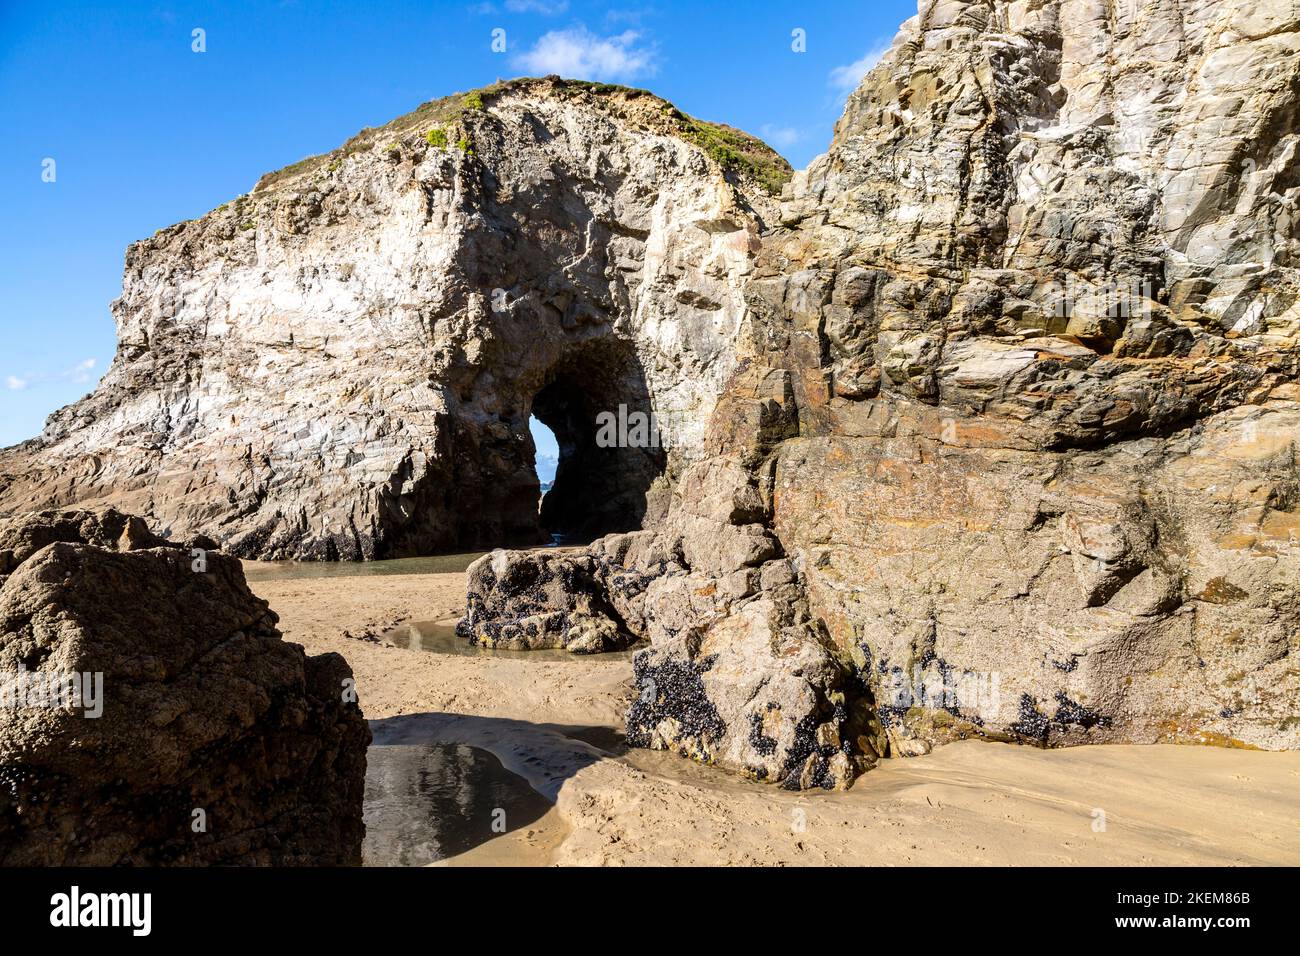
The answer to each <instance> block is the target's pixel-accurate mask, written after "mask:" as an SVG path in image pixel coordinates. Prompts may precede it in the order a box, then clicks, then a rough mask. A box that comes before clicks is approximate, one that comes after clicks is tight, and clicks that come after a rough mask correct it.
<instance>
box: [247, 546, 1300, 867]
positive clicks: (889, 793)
mask: <svg viewBox="0 0 1300 956" xmlns="http://www.w3.org/2000/svg"><path fill="white" fill-rule="evenodd" d="M264 567H265V566H258V565H255V564H251V563H250V565H249V569H250V584H251V586H252V588H253V590H254V591H255V592H256V593H257V594H258V595H259V596H261V597H263V598H265V599H267V600H268V601H270V603H271V606H272V607H273V608H274V609H275V610H276V611H277V612H278V613H279V615H280V619H281V621H280V627H281V629H282V631H283V633H284V635H285V638H286V639H288V640H291V641H294V642H297V643H300V644H302V645H303V646H305V647H306V649H307V651H308V652H309V653H312V654H318V653H321V652H324V651H337V652H339V653H341V654H343V655H344V656H345V657H346V658H347V660H348V662H349V663H350V664H351V665H352V668H353V671H354V673H355V675H356V678H357V685H358V691H359V694H360V698H361V703H362V706H363V708H364V710H365V713H366V716H367V717H368V718H369V719H370V720H371V724H372V729H373V730H374V733H375V743H374V744H373V745H372V755H373V754H374V753H375V748H380V747H412V746H419V745H427V744H433V743H437V744H463V745H466V746H469V747H473V748H478V749H479V750H481V751H487V752H489V753H491V754H492V755H493V756H494V757H495V758H496V759H497V760H498V761H500V764H501V765H502V766H503V767H504V768H505V769H506V770H508V771H510V772H512V773H515V774H518V775H519V776H520V777H522V778H524V779H525V780H527V781H528V783H529V784H530V785H531V786H532V788H533V789H534V790H536V791H537V792H538V793H540V794H541V795H542V796H543V797H545V798H546V800H547V801H549V802H550V803H551V804H553V806H552V807H551V809H549V810H547V811H546V812H545V813H544V814H543V815H541V816H540V817H538V818H536V819H532V820H529V821H528V822H527V823H526V824H524V825H518V826H516V825H511V826H509V828H508V830H507V832H504V833H501V834H492V835H491V837H490V838H486V839H482V840H481V841H480V842H478V843H477V845H475V846H472V847H470V848H469V849H467V850H464V851H462V852H459V853H457V854H455V855H454V856H450V857H448V858H445V859H443V860H440V861H439V862H440V863H442V864H444V865H546V864H560V865H595V864H601V865H620V864H629V865H653V864H731V865H747V864H761V865H775V866H789V865H827V864H830V865H871V866H896V865H918V864H922V865H924V864H960V865H1006V864H1013V865H1015V864H1020V865H1035V864H1036V865H1081V864H1097V865H1100V864H1112V865H1114V864H1118V865H1157V864H1164V865H1190V864H1210V865H1225V864H1227V865H1251V864H1254V865H1259V864H1264V865H1278V864H1296V863H1300V827H1298V826H1297V821H1298V820H1300V753H1267V752H1262V751H1248V750H1229V749H1223V748H1214V747H1198V746H1173V745H1164V746H1147V747H1137V746H1092V747H1077V748H1072V749H1063V750H1039V749H1035V748H1032V747H1020V746H1012V745H1005V744H993V743H986V742H982V741H966V742H962V743H958V744H954V745H950V746H947V747H941V748H939V749H937V750H936V751H935V752H933V753H931V754H929V755H927V756H924V757H916V758H910V759H899V760H889V761H886V762H884V763H883V764H882V765H881V766H880V767H878V768H877V769H875V770H873V771H871V772H870V773H868V774H866V775H864V776H863V777H861V778H860V779H859V780H858V781H857V782H856V784H855V785H854V786H853V787H852V788H851V789H850V790H849V791H847V792H840V793H828V792H811V793H791V792H786V791H782V790H779V789H777V788H775V787H772V786H768V785H764V784H760V783H754V782H750V781H747V780H744V779H741V778H739V777H737V776H735V775H733V774H730V773H727V772H724V771H722V770H718V769H716V768H711V767H705V766H700V765H697V764H693V763H691V762H689V761H687V760H684V759H682V758H680V757H677V756H675V755H672V754H667V753H659V752H650V751H644V750H630V751H629V750H627V749H626V748H625V747H624V746H623V745H622V742H621V741H622V714H623V712H624V709H625V706H626V702H627V699H628V697H629V695H630V688H631V676H632V668H631V663H630V660H629V659H628V658H627V656H626V655H619V656H618V657H602V656H599V655H597V656H592V657H581V658H575V659H572V660H570V659H558V660H557V659H555V657H554V656H543V655H541V654H539V655H538V656H537V657H533V658H530V657H528V656H527V655H526V654H523V655H521V654H515V655H514V656H511V657H490V656H458V655H454V654H445V653H432V652H429V651H423V650H409V649H406V648H402V647H397V646H392V645H390V644H389V643H386V642H384V641H382V640H380V639H379V638H380V636H381V635H383V634H385V633H386V632H388V631H390V630H391V629H392V628H394V627H396V626H397V625H400V624H402V623H403V622H411V621H430V622H442V623H444V624H449V623H451V622H453V621H454V620H455V618H456V617H457V615H458V614H459V613H460V610H461V607H462V605H463V601H464V587H465V577H464V574H463V573H462V572H460V571H447V572H443V573H415V574H382V575H376V574H358V575H355V576H346V575H331V576H328V577H308V578H283V577H281V578H273V577H266V576H263V571H262V569H263V568H264Z"/></svg>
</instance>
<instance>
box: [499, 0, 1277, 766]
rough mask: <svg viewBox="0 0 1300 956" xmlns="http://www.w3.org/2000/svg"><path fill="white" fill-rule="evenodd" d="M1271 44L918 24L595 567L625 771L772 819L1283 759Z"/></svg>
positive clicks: (790, 228)
mask: <svg viewBox="0 0 1300 956" xmlns="http://www.w3.org/2000/svg"><path fill="white" fill-rule="evenodd" d="M1298 27H1300V24H1298V23H1297V20H1296V11H1295V9H1294V7H1293V6H1292V5H1291V4H1289V3H1283V2H1277V0H1274V2H1269V3H1264V4H1258V5H1253V6H1245V5H1237V4H1230V3H1211V2H1205V3H1199V4H1185V3H1184V4H1176V5H1175V4H1165V3H1158V2H1152V3H1135V4H1110V3H1105V2H1062V3H1050V2H1049V3H1029V2H1015V3H1000V2H999V3H987V2H973V3H966V2H957V0H947V2H935V3H928V2H925V3H922V4H921V8H920V11H919V14H918V16H917V17H916V18H914V19H912V20H910V21H909V22H908V23H906V24H905V25H904V26H903V29H902V31H901V33H900V34H899V36H898V38H897V39H896V40H895V42H894V44H893V46H892V48H891V49H890V51H889V52H888V53H887V54H886V55H885V56H884V58H883V59H882V61H881V63H880V64H879V65H878V66H877V67H876V68H875V69H874V70H873V71H872V72H871V74H870V75H869V76H868V77H867V78H866V80H865V81H864V83H863V84H862V86H861V87H860V88H859V89H858V90H857V91H856V92H855V93H854V94H853V96H852V97H851V98H850V100H849V103H848V105H847V108H846V110H845V114H844V117H843V119H842V120H841V122H840V123H839V125H838V128H837V130H836V136H835V140H834V143H833V144H832V146H831V149H830V150H829V152H828V153H827V154H826V155H825V156H822V157H820V158H819V159H818V160H816V161H815V162H814V163H813V164H812V165H811V167H810V168H809V169H808V170H806V171H804V172H800V173H798V174H796V176H795V179H794V182H793V183H792V185H791V187H790V188H789V189H788V190H787V191H786V193H785V196H784V202H783V204H782V210H781V217H780V222H779V225H778V226H777V227H776V228H774V229H772V230H771V231H769V232H768V233H766V234H765V235H764V241H763V249H762V252H761V255H760V257H759V261H758V263H757V264H756V266H755V268H754V270H753V272H752V273H751V275H750V276H749V278H748V280H747V282H746V288H745V299H746V305H747V307H748V309H749V310H750V316H751V322H750V323H748V324H747V325H746V326H745V331H747V332H749V333H752V334H751V335H750V337H748V338H746V337H743V336H742V338H741V339H740V340H738V342H737V346H736V347H737V353H738V355H739V356H740V361H739V363H738V365H737V368H736V372H735V374H734V375H733V376H732V378H731V380H730V381H729V383H728V385H727V388H726V389H725V390H724V392H723V395H722V398H721V400H720V401H719V403H718V406H717V408H716V410H715V412H714V415H713V417H712V419H711V422H710V426H709V431H708V435H707V439H706V446H707V447H706V451H705V454H703V455H702V456H701V457H700V460H698V461H697V462H695V463H693V464H692V465H690V466H689V467H688V468H687V469H685V471H684V473H683V474H682V476H681V478H680V480H679V481H677V482H676V484H675V485H674V499H673V506H672V508H671V511H670V515H669V517H668V519H667V521H666V522H665V523H663V524H662V525H661V526H659V527H658V528H657V533H653V534H652V533H649V532H645V533H642V534H640V535H634V536H632V537H631V538H627V537H623V538H619V539H607V540H606V541H605V542H603V543H602V544H601V545H600V547H599V548H597V549H594V553H596V555H597V556H598V557H601V558H602V559H604V560H606V561H612V564H610V565H609V567H610V570H611V572H612V573H608V574H607V575H606V578H607V580H608V581H609V582H610V583H609V593H610V595H611V599H612V601H613V602H614V603H615V605H616V606H619V607H621V609H622V610H621V614H622V617H623V619H624V621H625V622H627V623H628V624H629V626H630V627H631V629H632V630H633V632H635V633H642V634H645V635H647V636H648V637H649V638H650V639H651V641H652V647H651V649H650V650H648V651H646V652H644V653H643V654H642V655H641V656H640V657H639V658H638V661H637V679H638V685H639V688H640V693H639V695H638V699H637V701H636V702H635V704H634V705H633V707H632V710H631V712H630V714H629V735H630V738H631V739H632V740H634V741H635V742H638V743H641V744H644V745H647V746H655V747H666V748H669V749H674V750H677V751H680V752H682V753H685V754H688V755H691V756H693V757H695V758H697V759H701V760H705V761H710V762H717V763H720V764H723V765H727V766H731V767H735V768H738V769H742V770H744V771H745V772H747V773H749V774H751V775H752V776H755V777H758V778H761V779H769V780H779V781H782V782H783V783H784V784H785V785H787V786H793V787H807V786H811V785H820V786H838V785H843V784H844V783H845V782H847V781H848V780H849V779H851V778H852V776H853V775H854V774H855V773H857V772H859V771H860V770H862V769H864V768H866V767H868V766H870V764H871V763H872V762H873V761H874V760H875V759H876V758H877V757H880V756H884V755H899V754H902V755H906V754H911V753H918V752H924V751H925V750H928V749H929V748H930V747H931V746H932V745H933V744H935V743H939V742H943V741H945V740H951V739H954V738H957V737H966V736H984V737H991V738H997V739H1011V740H1021V741H1025V742H1030V743H1036V744H1051V745H1055V744H1069V743H1077V742H1084V741H1106V740H1124V741H1139V742H1151V741H1176V742H1190V743H1218V744H1225V745H1229V746H1257V747H1266V748H1291V747H1295V746H1297V745H1298V744H1300V721H1298V720H1297V718H1296V715H1295V700H1296V699H1297V696H1298V695H1300V671H1298V665H1297V663H1296V658H1295V656H1294V655H1293V654H1292V650H1293V647H1294V645H1295V644H1296V641H1297V627H1298V626H1300V604H1298V603H1297V598H1298V597H1300V595H1298V594H1297V580H1298V577H1300V575H1298V572H1300V561H1298V559H1300V551H1298V550H1297V539H1296V535H1297V530H1300V514H1297V504H1298V501H1297V492H1298V491H1300V485H1298V484H1297V477H1298V476H1297V468H1296V441H1297V436H1298V435H1300V432H1298V431H1297V426H1300V387H1298V386H1297V383H1296V375H1297V349H1296V346H1297V340H1296V334H1297V330H1298V329H1300V326H1298V325H1297V320H1298V319H1300V311H1298V310H1297V308H1296V296H1297V289H1298V286H1297V280H1298V279H1300V273H1298V272H1297V265H1300V262H1297V252H1298V251H1300V246H1297V238H1300V226H1298V225H1297V219H1296V199H1297V197H1298V196H1300V178H1297V177H1298V175H1300V167H1298V166H1297V162H1296V147H1297V140H1298V139H1300V137H1298V135H1297V122H1296V109H1297V93H1298V92H1300V69H1298V61H1297V50H1298V47H1300V34H1298V33H1297V28H1298ZM632 572H636V573H641V574H645V575H648V576H649V578H650V584H649V585H648V586H644V585H638V587H637V588H635V589H634V591H635V593H629V592H628V591H627V589H626V587H625V586H623V583H624V582H626V581H627V580H628V576H629V573H632ZM486 603H487V604H489V605H491V604H496V605H498V606H501V607H503V608H505V607H507V606H508V605H507V604H506V602H504V601H501V600H495V599H493V598H491V597H489V599H488V600H487V601H486Z"/></svg>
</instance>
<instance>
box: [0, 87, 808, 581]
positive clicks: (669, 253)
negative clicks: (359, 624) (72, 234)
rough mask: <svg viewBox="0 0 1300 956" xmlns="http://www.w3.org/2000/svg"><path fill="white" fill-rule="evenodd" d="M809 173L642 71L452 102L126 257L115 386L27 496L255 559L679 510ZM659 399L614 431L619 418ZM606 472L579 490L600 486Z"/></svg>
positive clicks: (1, 492)
mask: <svg viewBox="0 0 1300 956" xmlns="http://www.w3.org/2000/svg"><path fill="white" fill-rule="evenodd" d="M788 175H789V168H788V165H786V164H784V161H783V160H780V159H779V157H777V156H776V155H775V154H774V153H772V152H771V151H770V150H768V149H767V148H766V147H764V146H762V145H761V144H759V143H757V141H755V140H752V139H750V138H749V137H746V136H744V135H743V134H740V133H738V132H736V131H734V130H729V129H727V128H725V127H717V126H713V125H711V124H707V123H702V122H699V121H696V120H693V119H691V118H689V117H686V116H684V115H683V114H681V113H679V112H677V111H676V110H675V109H673V107H672V106H670V105H669V104H667V103H665V102H664V101H663V100H660V99H658V98H657V97H654V96H650V95H649V94H643V93H641V92H639V91H635V90H624V89H621V88H614V87H602V86H596V85H593V84H584V83H565V82H562V81H558V80H539V81H516V82H512V83H508V84H501V85H499V86H497V87H494V88H491V89H488V90H483V91H480V92H478V93H473V94H470V95H468V96H456V97H451V98H449V99H447V100H441V101H435V102H432V103H428V104H425V106H423V107H421V108H420V109H419V110H416V111H415V112H414V113H412V114H410V115H408V116H404V117H402V118H400V119H398V120H395V121H394V122H393V123H390V124H389V125H388V126H385V127H383V128H381V129H376V130H367V131H365V132H364V133H362V134H360V135H359V136H357V137H356V138H355V139H353V140H352V141H351V142H349V143H348V144H346V145H345V146H344V147H342V148H341V149H339V150H336V151H335V152H334V153H331V154H329V155H327V156H320V157H315V158H313V159H310V160H305V161H303V162H302V163H299V164H297V165H296V166H292V167H289V168H287V169H284V170H281V171H279V172H278V173H274V174H271V175H268V176H266V177H263V179H262V180H261V181H260V182H259V183H258V185H257V187H256V188H255V189H254V190H253V191H252V192H251V193H250V194H249V195H248V196H242V197H240V198H239V199H237V200H235V201H234V202H233V203H230V204H228V205H226V206H223V207H221V208H220V209H217V210H214V211H213V212H211V213H209V214H208V215H206V216H204V217H203V218H201V219H198V220H195V221H193V222H185V223H180V224H179V225H176V226H173V227H171V228H169V229H164V230H162V231H160V232H159V233H158V234H157V235H155V236H154V237H153V238H151V239H146V240H143V241H141V242H137V243H135V244H134V245H132V246H131V247H130V249H129V250H128V251H127V261H126V275H125V278H124V280H123V291H122V297H121V298H120V299H118V300H117V301H116V302H115V303H114V304H113V315H114V318H115V319H116V321H117V327H118V353H117V356H116V358H115V359H114V361H113V364H112V367H111V368H110V369H109V371H108V373H107V374H106V375H105V377H104V380H103V382H102V383H101V384H100V386H99V388H98V389H97V390H96V392H95V393H94V394H93V395H91V396H90V397H88V398H87V399H85V400H83V401H82V402H79V403H78V404H76V405H73V406H70V407H68V408H66V409H64V410H62V411H61V412H59V413H57V414H55V415H54V416H52V417H51V419H50V421H49V423H48V424H47V426H46V429H45V432H44V434H43V435H42V436H41V437H40V438H39V439H37V440H35V441H33V442H30V443H27V444H26V445H24V446H19V447H18V448H16V449H13V450H11V451H10V452H8V453H6V454H4V455H3V456H0V513H6V512H7V513H20V512H22V511H25V510H35V509H39V508H47V507H54V506H59V507H67V506H70V505H73V504H80V505H82V506H86V505H94V504H98V503H101V502H111V503H113V504H115V505H117V506H118V507H121V508H123V509H125V510H130V511H132V512H135V513H138V514H141V515H144V516H145V517H147V518H148V519H149V520H151V521H152V522H153V524H154V526H155V527H157V528H159V529H160V530H161V531H162V532H163V533H164V534H167V535H169V536H173V537H183V536H185V535H188V534H194V533H203V534H207V535H209V536H211V537H212V538H214V539H216V540H218V541H220V542H221V543H222V545H223V547H224V548H225V549H226V550H228V551H230V552H232V553H235V554H238V555H240V556H245V557H254V556H255V557H263V558H274V557H280V558H322V559H336V558H341V559H362V558H367V559H368V558H376V557H394V556H402V555H410V554H418V553H428V552H430V551H434V550H439V549H442V550H448V549H452V550H454V549H457V548H461V549H470V548H477V547H480V546H484V545H491V546H496V545H500V544H503V543H508V542H511V541H514V542H519V543H535V542H538V541H541V540H543V536H542V532H541V529H540V527H539V523H538V509H537V500H538V482H537V478H536V475H535V474H534V472H533V468H532V464H533V444H532V439H531V437H530V434H529V430H528V417H529V414H530V412H531V413H534V414H536V415H537V416H538V417H539V418H541V419H542V420H543V421H544V422H546V423H547V424H548V425H549V426H550V427H551V428H552V429H553V430H554V431H555V433H556V435H557V437H558V439H559V440H560V442H561V444H562V445H563V446H564V448H565V451H566V454H565V460H564V462H563V463H562V465H561V469H560V472H559V474H557V478H556V485H555V488H554V489H553V491H554V494H552V495H549V496H548V508H549V510H550V512H551V513H550V514H549V515H548V519H549V526H550V530H552V531H568V532H572V533H578V534H582V533H586V534H589V535H590V534H591V533H603V532H607V531H614V530H627V529H630V528H635V527H639V526H640V524H641V521H642V519H643V517H645V516H646V515H647V512H649V513H650V515H651V516H653V515H654V514H655V513H656V511H662V508H663V501H664V499H665V497H666V492H665V490H664V486H665V479H664V478H663V477H662V476H663V475H664V474H665V471H666V472H667V475H668V476H670V477H671V475H672V474H673V473H675V471H676V470H678V469H679V468H680V467H681V462H680V461H679V460H678V459H679V458H680V457H681V456H680V455H679V454H676V453H672V452H669V451H667V450H666V449H668V448H676V447H681V448H688V447H692V446H694V445H695V444H697V442H695V441H692V440H691V438H692V436H694V435H696V434H698V432H699V431H700V430H701V429H702V426H703V423H704V422H706V421H707V420H708V417H709V414H710V412H711V411H712V408H713V405H714V403H715V401H716V398H717V394H718V392H719V391H720V390H721V388H722V386H723V384H724V382H725V381H726V379H727V377H728V376H729V375H730V373H731V370H732V367H733V366H734V355H733V353H734V343H735V341H736V339H737V332H738V328H739V326H740V323H741V320H742V317H743V316H744V314H745V309H744V303H743V298H742V294H741V278H742V276H743V274H744V273H745V272H746V271H747V270H748V269H749V268H750V266H751V264H752V260H753V254H754V252H755V250H756V249H757V247H758V234H759V231H760V228H761V226H762V221H763V220H762V216H763V215H765V214H768V213H770V214H772V215H775V205H774V203H773V202H772V200H771V199H770V198H769V197H768V195H767V192H766V191H765V189H764V186H763V184H762V183H761V182H760V181H759V180H764V181H766V182H767V185H768V186H769V187H775V186H777V185H779V183H780V181H781V180H782V179H783V178H788ZM619 406H625V408H626V409H627V411H628V413H629V414H646V413H649V412H650V411H651V410H654V411H656V412H657V413H658V416H659V422H660V428H661V430H662V432H663V434H664V438H665V440H664V442H663V443H662V444H661V445H658V446H656V445H647V446H646V447H641V448H627V447H624V448H606V447H600V446H599V445H598V444H597V443H596V434H595V430H594V428H593V427H592V425H591V422H592V420H593V418H594V416H595V415H596V413H597V412H598V411H599V410H603V409H612V410H617V409H618V408H619ZM578 485H581V487H577V486H578Z"/></svg>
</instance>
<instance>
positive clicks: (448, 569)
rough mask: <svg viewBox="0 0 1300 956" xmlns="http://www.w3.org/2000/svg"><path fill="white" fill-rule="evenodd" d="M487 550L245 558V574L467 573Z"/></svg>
mask: <svg viewBox="0 0 1300 956" xmlns="http://www.w3.org/2000/svg"><path fill="white" fill-rule="evenodd" d="M487 553H488V552H486V551H468V552H465V553H463V554H435V555H431V556H429V557H426V558H393V559H392V560H389V561H245V562H244V577H246V578H248V580H250V581H292V580H298V579H302V578H350V577H369V576H371V575H380V574H464V573H465V569H466V568H468V567H469V566H470V565H471V564H473V563H474V562H475V561H477V560H478V559H479V558H481V557H483V555H485V554H487Z"/></svg>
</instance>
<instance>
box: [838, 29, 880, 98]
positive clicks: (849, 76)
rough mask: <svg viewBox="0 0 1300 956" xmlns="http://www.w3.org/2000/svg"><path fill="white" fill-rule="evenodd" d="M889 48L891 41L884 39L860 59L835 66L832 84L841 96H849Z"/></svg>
mask: <svg viewBox="0 0 1300 956" xmlns="http://www.w3.org/2000/svg"><path fill="white" fill-rule="evenodd" d="M888 49H889V41H887V40H882V41H881V42H879V43H877V44H876V45H875V46H873V47H872V48H871V49H870V50H868V51H867V52H866V53H864V54H863V55H862V57H861V58H860V59H857V60H854V61H853V62H852V63H850V64H848V65H847V66H837V67H835V69H833V70H831V73H830V78H829V79H830V85H831V86H832V87H834V89H835V91H836V92H837V93H838V94H839V95H840V96H848V95H849V94H850V93H852V92H853V91H854V90H856V89H857V88H858V84H859V83H861V82H862V78H863V77H864V76H866V75H867V74H868V73H869V72H870V71H871V68H872V67H873V66H875V65H876V64H877V63H879V62H880V58H881V57H882V56H884V55H885V52H886V51H887V50H888Z"/></svg>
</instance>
